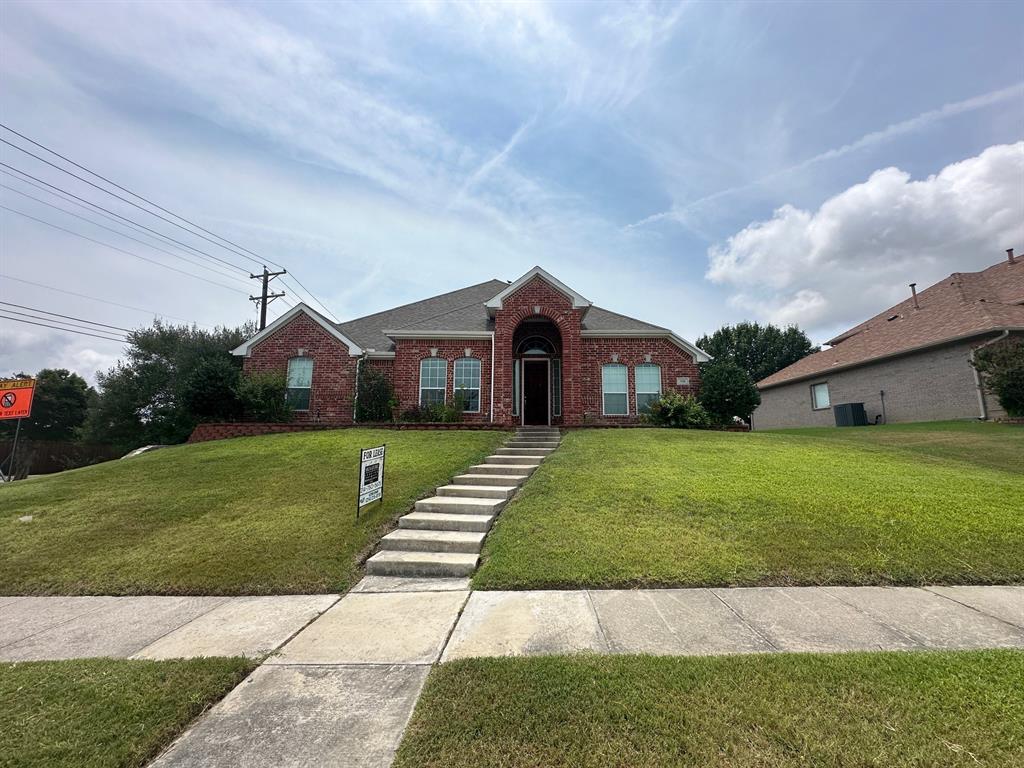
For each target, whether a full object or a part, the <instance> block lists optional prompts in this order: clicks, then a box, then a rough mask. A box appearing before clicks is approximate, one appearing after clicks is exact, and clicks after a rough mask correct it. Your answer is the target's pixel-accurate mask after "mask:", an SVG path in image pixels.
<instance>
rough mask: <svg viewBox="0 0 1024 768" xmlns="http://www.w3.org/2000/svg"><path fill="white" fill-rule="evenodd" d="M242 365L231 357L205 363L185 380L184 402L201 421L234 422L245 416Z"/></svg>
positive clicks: (218, 358) (201, 363) (202, 362)
mask: <svg viewBox="0 0 1024 768" xmlns="http://www.w3.org/2000/svg"><path fill="white" fill-rule="evenodd" d="M241 373H242V372H241V370H240V369H239V367H238V365H237V364H236V363H235V362H234V361H232V360H231V359H230V358H228V357H212V358H207V359H205V360H202V361H201V362H200V363H199V364H198V365H197V366H196V367H195V368H194V369H193V370H192V372H191V373H190V374H189V375H188V376H187V378H186V379H185V386H184V388H183V394H182V402H183V404H184V406H185V408H186V409H187V410H188V411H189V412H191V413H192V415H193V416H195V417H196V418H197V419H199V420H200V421H230V420H232V419H235V418H237V417H238V416H240V415H241V413H242V401H241V400H240V399H239V397H238V385H239V379H240V378H241Z"/></svg>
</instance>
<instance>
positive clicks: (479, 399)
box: [452, 357, 484, 413]
mask: <svg viewBox="0 0 1024 768" xmlns="http://www.w3.org/2000/svg"><path fill="white" fill-rule="evenodd" d="M462 360H475V361H476V362H477V369H478V372H479V376H478V377H477V384H476V387H463V388H462V389H456V388H455V381H456V379H458V377H459V376H458V373H457V369H458V367H459V363H460V362H461V361H462ZM483 380H484V363H483V360H481V359H480V358H479V357H458V358H456V359H455V362H454V363H453V364H452V397H454V396H455V395H457V394H458V393H459V392H473V391H474V390H475V391H476V410H475V411H463V413H480V411H481V408H482V407H483Z"/></svg>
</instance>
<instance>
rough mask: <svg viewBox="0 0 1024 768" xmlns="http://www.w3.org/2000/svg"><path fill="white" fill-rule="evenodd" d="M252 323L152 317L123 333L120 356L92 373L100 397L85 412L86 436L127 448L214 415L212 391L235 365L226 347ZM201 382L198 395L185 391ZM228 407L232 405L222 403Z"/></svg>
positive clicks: (171, 438) (182, 431) (177, 433)
mask: <svg viewBox="0 0 1024 768" xmlns="http://www.w3.org/2000/svg"><path fill="white" fill-rule="evenodd" d="M253 331H254V329H253V326H252V325H251V324H247V325H246V326H243V327H241V328H215V329H214V330H212V331H207V330H203V329H200V328H198V327H196V326H184V325H167V324H165V323H162V322H160V321H155V322H154V323H153V325H152V326H151V327H149V328H142V329H139V330H136V331H132V332H131V333H129V334H128V349H127V355H126V360H125V361H123V362H119V363H118V364H117V366H115V367H114V368H111V369H110V370H109V371H107V372H106V373H102V374H100V375H99V376H98V380H99V389H100V397H99V401H98V403H97V407H96V408H95V409H94V410H93V411H92V412H91V413H90V416H89V420H88V423H87V426H86V431H87V435H88V437H89V438H90V439H92V440H95V441H96V442H102V443H110V444H113V445H116V446H118V447H119V448H123V449H125V450H130V449H132V448H137V447H138V446H140V445H148V444H154V443H180V442H183V441H184V440H185V439H187V438H188V435H189V434H190V433H191V431H192V429H193V428H194V427H195V426H196V424H197V423H198V421H199V419H200V415H199V414H196V413H195V412H194V411H193V410H192V408H193V407H195V406H196V405H201V408H200V409H201V410H202V411H203V412H204V413H203V414H202V416H204V417H211V416H220V415H223V416H228V415H229V414H228V413H224V414H215V413H213V411H216V410H217V408H216V406H215V403H214V400H215V393H216V392H217V391H225V383H227V384H230V382H231V380H232V378H233V377H232V376H231V374H230V372H229V371H227V367H229V366H234V367H235V368H236V369H237V367H238V365H239V364H238V361H237V360H235V359H234V358H233V357H231V354H230V352H231V350H232V349H234V348H235V347H237V346H238V345H239V344H241V343H242V342H243V341H244V340H245V339H246V338H248V337H249V336H251V335H252V334H253ZM200 384H201V385H202V386H203V388H204V392H203V393H202V396H201V397H199V396H197V395H196V394H195V393H192V392H191V391H190V390H191V389H192V387H194V386H196V385H200ZM225 407H226V408H227V409H228V410H229V411H230V410H232V409H234V408H236V407H237V404H236V403H235V402H228V403H226V404H225Z"/></svg>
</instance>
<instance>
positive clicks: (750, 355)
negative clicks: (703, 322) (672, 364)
mask: <svg viewBox="0 0 1024 768" xmlns="http://www.w3.org/2000/svg"><path fill="white" fill-rule="evenodd" d="M697 346H698V347H700V348H701V349H703V350H704V351H705V352H707V353H708V354H709V355H711V356H712V357H713V358H714V359H715V361H716V362H719V361H725V360H728V361H730V362H733V363H736V365H738V366H739V367H740V368H742V369H743V370H744V371H746V372H747V375H748V376H750V378H751V380H753V381H754V382H758V381H760V380H761V379H763V378H765V377H766V376H771V375H772V374H773V373H775V372H776V371H781V370H782V369H783V368H785V367H786V366H787V365H792V364H793V363H795V362H796V361H797V360H800V359H801V358H804V357H807V355H809V354H811V353H812V352H817V351H818V349H819V348H818V347H816V346H814V345H813V344H812V343H811V340H810V339H809V338H808V337H807V334H806V333H804V332H803V331H801V330H800V329H799V328H798V327H797V326H795V325H791V326H788V327H787V328H779V327H778V326H776V325H760V324H759V323H750V322H742V323H737V324H736V325H726V326H723V327H721V328H719V329H718V330H717V331H715V332H714V333H712V334H711V335H710V336H701V337H700V338H699V339H697Z"/></svg>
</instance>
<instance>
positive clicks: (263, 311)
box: [249, 265, 288, 331]
mask: <svg viewBox="0 0 1024 768" xmlns="http://www.w3.org/2000/svg"><path fill="white" fill-rule="evenodd" d="M287 274H288V270H287V269H282V270H281V271H280V272H268V271H267V267H266V265H264V267H263V274H260V275H254V274H252V273H251V272H250V273H249V279H250V280H262V281H263V293H262V294H261V295H259V296H250V297H249V301H255V302H256V303H257V304H259V306H260V328H259V329H260V330H261V331H262V330H263V329H264V328H266V327H267V304H269V303H270V302H272V301H273V300H274V299H279V298H281V297H282V296H284V291H281V292H280V293H267V291H268V290H269V289H270V281H271V280H273V279H274V278H275V277H277V276H278V275H287Z"/></svg>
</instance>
